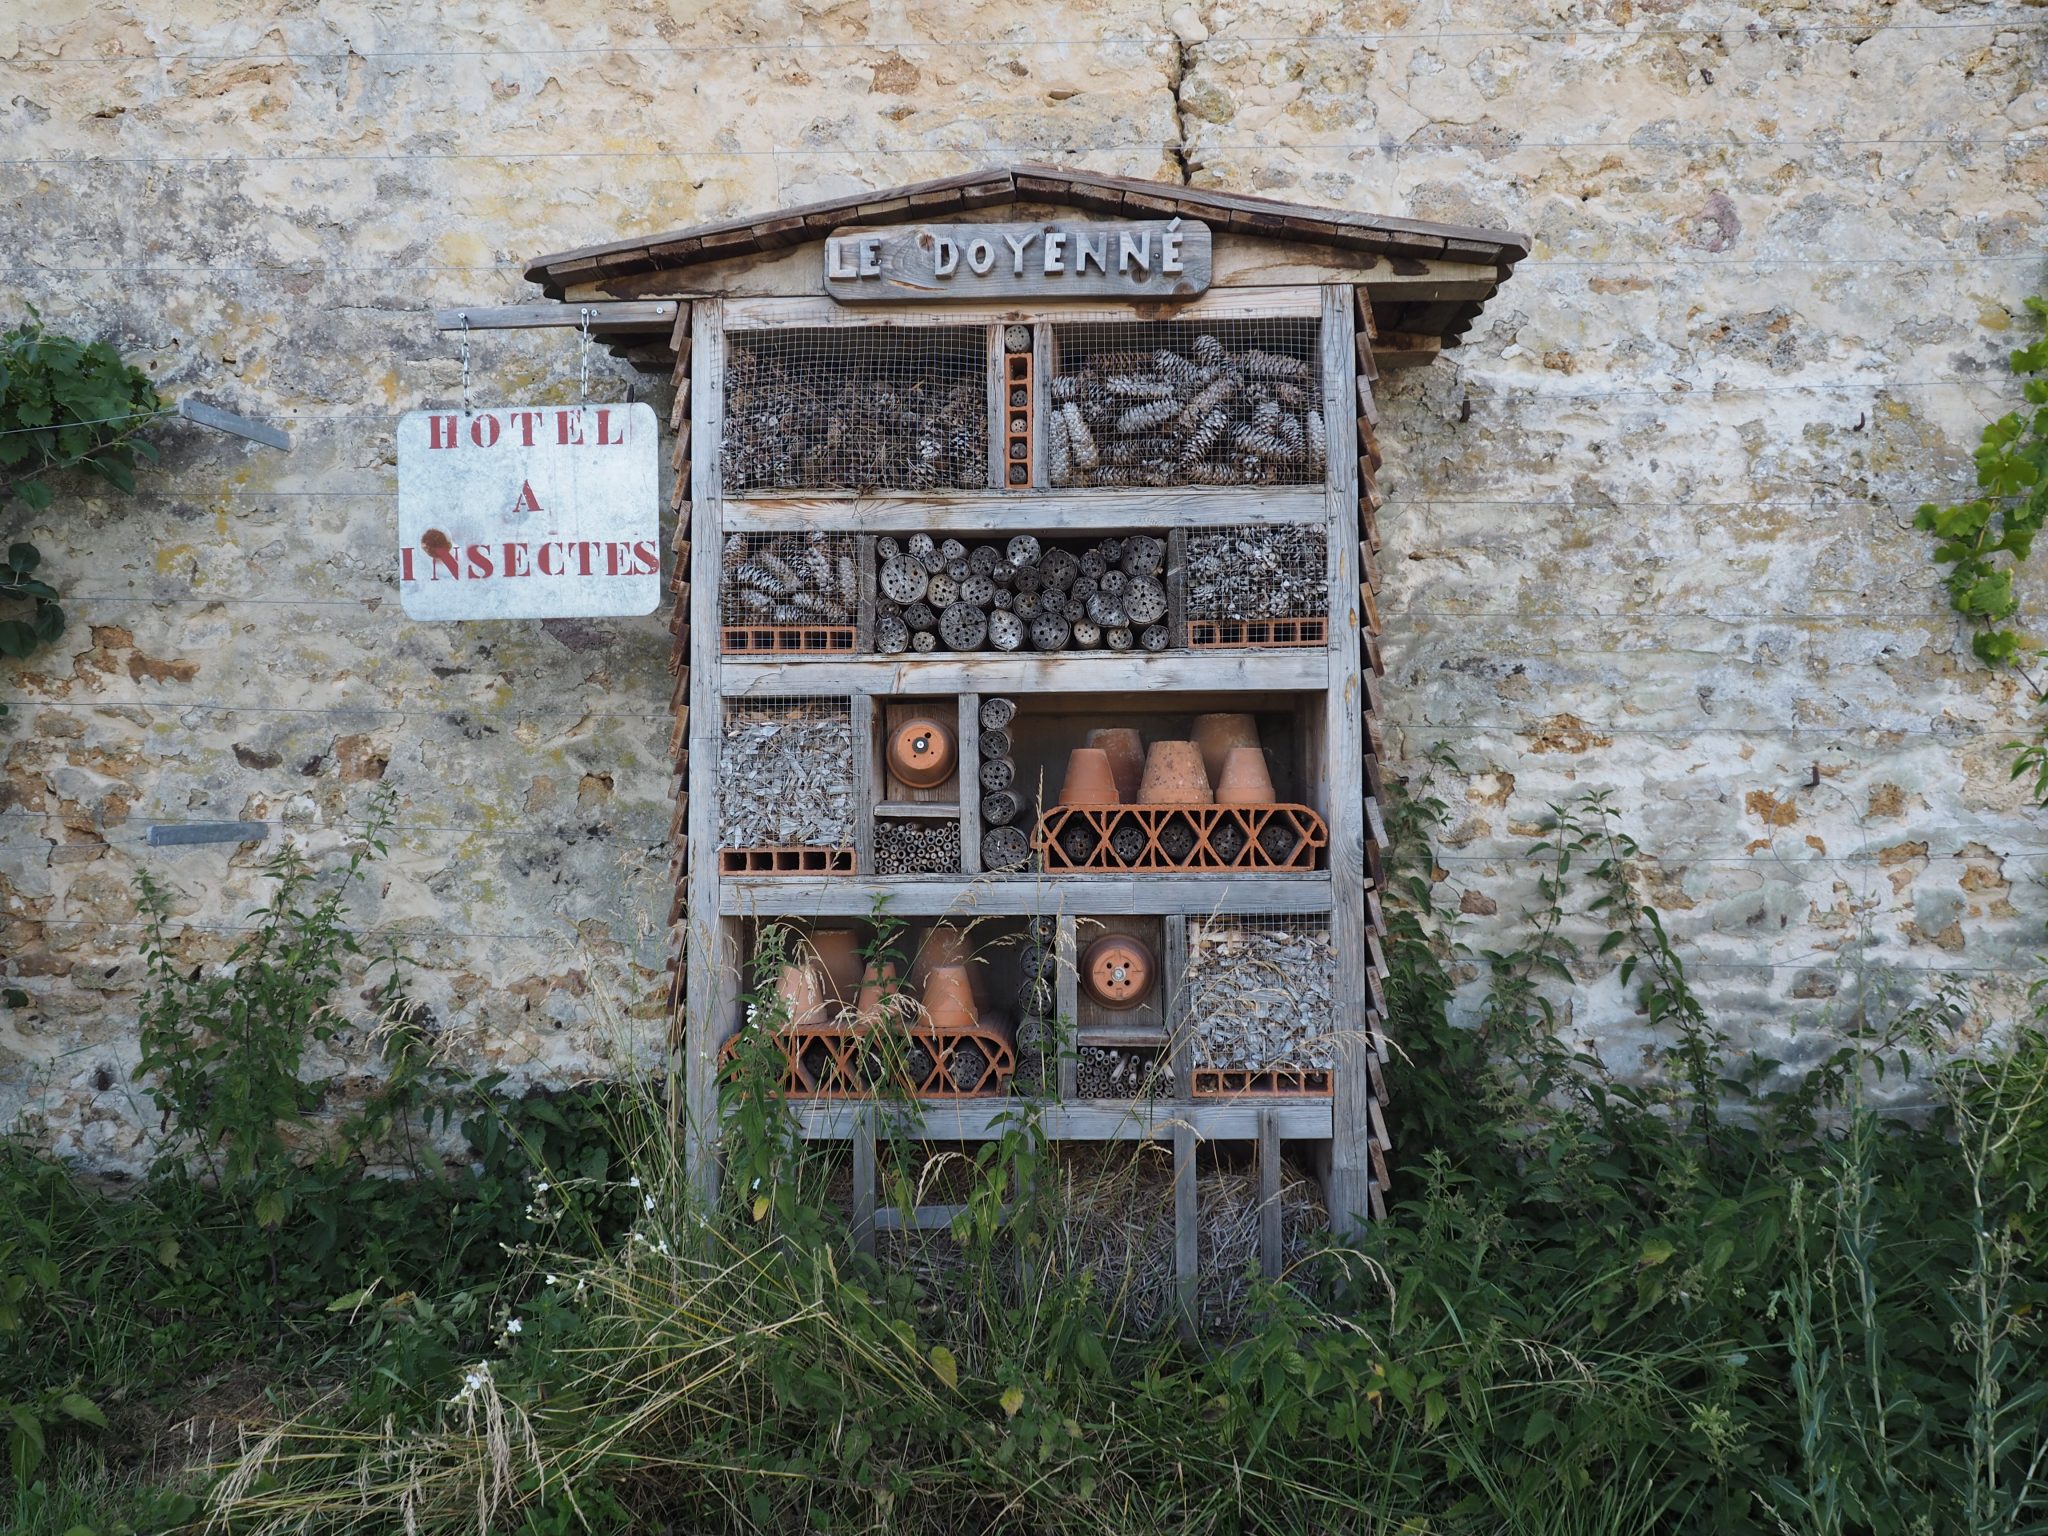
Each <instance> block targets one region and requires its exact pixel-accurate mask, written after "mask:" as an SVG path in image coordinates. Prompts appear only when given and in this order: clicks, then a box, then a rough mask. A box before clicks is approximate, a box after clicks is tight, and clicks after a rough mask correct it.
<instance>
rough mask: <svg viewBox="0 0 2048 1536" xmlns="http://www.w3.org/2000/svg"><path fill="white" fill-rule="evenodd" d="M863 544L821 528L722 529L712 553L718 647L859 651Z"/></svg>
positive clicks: (762, 651) (735, 652)
mask: <svg viewBox="0 0 2048 1536" xmlns="http://www.w3.org/2000/svg"><path fill="white" fill-rule="evenodd" d="M869 542H870V541H869V540H867V539H865V538H861V537H858V536H856V535H854V534H850V533H828V532H825V531H824V530H822V529H813V530H810V531H808V532H802V533H732V534H727V535H726V538H725V543H724V545H723V546H722V547H721V550H720V558H719V583H718V614H719V648H720V649H721V650H722V651H724V652H725V653H726V654H727V655H729V656H758V655H790V654H811V655H853V654H854V653H856V652H858V651H860V650H862V649H864V646H863V643H862V638H861V637H862V636H863V635H864V634H865V633H866V632H867V612H866V610H867V607H868V606H869V605H868V603H867V602H866V600H865V594H864V592H863V587H862V583H863V578H864V577H865V575H866V573H867V560H866V558H865V546H866V545H867V544H868V543H869Z"/></svg>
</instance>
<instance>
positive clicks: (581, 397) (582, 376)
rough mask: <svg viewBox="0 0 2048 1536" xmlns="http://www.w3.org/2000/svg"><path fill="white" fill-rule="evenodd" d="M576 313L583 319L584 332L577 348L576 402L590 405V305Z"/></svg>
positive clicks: (582, 327)
mask: <svg viewBox="0 0 2048 1536" xmlns="http://www.w3.org/2000/svg"><path fill="white" fill-rule="evenodd" d="M576 314H577V316H578V318H579V319H580V320H581V321H582V325H581V330H582V333H583V339H582V342H581V343H580V344H579V346H578V348H577V354H576V403H577V404H578V405H588V404H589V403H590V316H591V309H590V306H589V305H588V304H586V305H584V306H583V307H582V308H581V309H579V310H577V311H576Z"/></svg>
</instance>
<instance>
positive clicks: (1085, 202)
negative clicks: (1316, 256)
mask: <svg viewBox="0 0 2048 1536" xmlns="http://www.w3.org/2000/svg"><path fill="white" fill-rule="evenodd" d="M1018 202H1025V203H1053V204H1057V205H1064V206H1068V207H1074V208H1084V209H1086V210H1088V211H1089V212H1091V213H1105V214H1112V215H1116V216H1120V217H1125V218H1133V217H1135V218H1172V217H1174V216H1175V215H1179V216H1180V217H1182V218H1188V219H1200V220H1201V221H1203V222H1204V223H1206V224H1208V225H1210V226H1211V227H1212V228H1215V229H1219V230H1226V229H1227V230H1231V231H1235V232H1237V233H1240V234H1247V235H1257V236H1264V237H1266V238H1269V239H1274V240H1304V241H1312V242H1315V243H1318V244H1322V245H1331V246H1336V247H1339V248H1341V249H1345V250H1355V251H1367V252H1371V253H1372V254H1374V255H1379V256H1386V257H1389V258H1391V259H1393V260H1396V261H1399V260H1401V259H1404V258H1407V259H1414V258H1418V257H1420V258H1428V257H1435V258H1437V259H1439V260H1444V261H1461V262H1472V263H1476V264H1479V265H1483V266H1491V267H1494V268H1495V269H1497V271H1498V273H1499V275H1500V277H1502V278H1505V277H1506V276H1507V275H1508V270H1509V269H1510V268H1511V267H1513V266H1514V264H1515V263H1516V262H1518V261H1520V260H1521V259H1522V258H1523V257H1524V256H1526V255H1528V254H1529V237H1528V236H1527V235H1521V234H1514V233H1511V232H1509V231H1506V230H1498V229H1479V228H1473V227H1471V226H1467V225H1461V224H1429V223H1423V222H1421V221H1419V220H1415V219H1391V218H1386V217H1384V216H1382V215H1380V214H1376V213H1352V212H1347V211H1345V210H1343V209H1338V208H1315V207H1311V206H1308V205H1307V204H1303V203H1285V202H1281V201H1279V200H1278V199H1275V198H1269V197H1251V196H1247V195H1245V194H1243V193H1239V192H1218V191H1214V190H1211V189H1209V188H1207V187H1185V186H1180V185H1178V184H1176V183H1172V182H1160V181H1137V180H1134V179H1132V178H1130V177H1124V176H1103V175H1097V174H1095V173H1093V172H1089V171H1070V170H1063V169H1061V168H1059V167H1056V166H1042V165H1019V166H1013V167H1009V168H1005V169H995V170H986V171H973V172H969V173H968V174H966V175H961V176H947V177H942V178H941V179H939V180H937V181H921V182H916V183H913V184H912V185H910V186H906V187H892V188H889V189H888V190H886V191H880V192H858V193H853V194H851V195H849V196H846V197H838V198H832V199H830V200H828V201H826V202H821V203H807V204H805V205H804V206H802V207H800V208H787V209H784V210H783V211H782V212H780V213H770V214H757V215H754V216H752V217H747V218H738V219H723V220H720V221H718V222H717V223H712V224H697V225H692V226H690V227H689V228H687V229H677V230H671V231H669V232H668V233H667V234H661V235H650V236H644V237H642V238H639V239H633V240H613V241H609V242H607V243H606V244H604V245H589V246H584V247H582V248H580V249H578V250H573V251H561V252H557V253H556V254H554V255H552V256H537V257H535V258H534V259H533V260H532V261H529V262H528V263H527V264H526V277H527V280H528V281H529V282H533V283H537V284H539V285H540V287H541V288H542V289H543V290H544V291H545V292H546V293H547V294H548V296H549V297H550V298H556V299H559V298H562V297H563V296H564V295H565V293H566V292H567V290H568V289H569V288H570V287H571V286H572V285H575V284H578V283H594V282H603V281H605V280H606V279H608V278H617V277H626V276H631V275H634V274H638V273H646V272H659V271H665V270H671V269H677V268H683V267H689V266H694V265H696V264H698V263H700V262H708V261H721V260H724V259H726V258H728V257H733V256H745V255H750V254H753V253H756V252H765V251H774V250H780V249H782V248H784V247H787V246H792V245H801V244H803V243H804V242H805V241H809V240H822V239H823V238H824V237H825V236H826V235H827V234H829V233H830V232H831V231H832V230H834V229H837V228H840V227H841V226H843V225H847V224H906V223H911V222H914V221H919V220H926V219H934V218H941V217H944V216H945V215H947V214H953V213H960V212H964V211H966V210H968V209H972V208H988V207H992V206H995V205H997V204H1001V203H1018ZM1484 302H1485V300H1483V299H1474V300H1469V301H1465V302H1462V303H1453V304H1443V305H1438V306H1435V310H1436V315H1434V316H1432V318H1435V319H1437V322H1438V323H1437V325H1436V326H1434V327H1432V328H1433V329H1436V330H1438V332H1439V334H1441V335H1443V336H1445V337H1446V338H1455V337H1457V336H1459V335H1461V334H1463V332H1464V330H1465V328H1466V327H1467V326H1468V325H1469V324H1470V323H1471V321H1472V319H1473V317H1474V316H1476V315H1477V314H1478V313H1479V308H1480V305H1481V304H1483V303H1484Z"/></svg>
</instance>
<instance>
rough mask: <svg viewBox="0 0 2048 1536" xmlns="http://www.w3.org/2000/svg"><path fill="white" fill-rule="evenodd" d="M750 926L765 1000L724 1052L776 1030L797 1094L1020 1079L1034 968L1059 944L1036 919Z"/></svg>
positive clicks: (916, 1093)
mask: <svg viewBox="0 0 2048 1536" xmlns="http://www.w3.org/2000/svg"><path fill="white" fill-rule="evenodd" d="M743 926H744V928H745V930H746V934H745V952H746V954H745V965H746V974H747V976H748V978H749V982H750V988H751V995H752V997H753V999H754V1001H752V1002H751V1003H748V1002H742V1003H741V1005H740V1010H741V1012H740V1018H739V1020H738V1021H737V1023H738V1026H739V1027H738V1029H737V1030H736V1031H735V1033H734V1034H733V1035H732V1037H731V1038H730V1039H729V1040H728V1041H727V1042H726V1044H725V1047H724V1050H723V1052H722V1059H723V1060H724V1061H725V1062H726V1063H728V1064H729V1065H730V1064H731V1063H733V1062H734V1061H735V1060H736V1059H737V1058H738V1057H739V1056H740V1055H741V1054H742V1053H743V1052H744V1051H746V1050H747V1049H748V1047H749V1046H750V1045H752V1044H757V1043H759V1042H761V1041H762V1039H763V1035H764V1033H765V1034H767V1035H768V1036H770V1037H771V1041H770V1043H769V1044H767V1045H766V1047H765V1048H766V1049H767V1050H768V1051H769V1052H770V1054H771V1059H772V1061H773V1063H774V1067H773V1072H774V1076H775V1078H776V1080H777V1083H778V1085H779V1086H780V1087H781V1089H782V1090H783V1091H784V1092H786V1093H789V1094H791V1095H794V1096H798V1097H804V1098H840V1099H846V1098H852V1099H860V1098H869V1097H874V1096H876V1095H877V1094H883V1093H889V1092H893V1093H896V1094H899V1095H903V1096H907V1097H915V1098H941V1099H957V1098H976V1097H985V1096H989V1095H994V1094H1000V1093H1003V1092H1005V1091H1007V1089H1008V1086H1009V1083H1010V1080H1011V1078H1012V1077H1013V1076H1014V1074H1015V1073H1016V1070H1017V1064H1018V1044H1019V1041H1018V1034H1017V1029H1016V1021H1017V1019H1018V1018H1019V1017H1020V1011H1021V1010H1024V1009H1029V1008H1032V1007H1035V1006H1036V1003H1035V1001H1034V998H1033V989H1034V980H1033V978H1035V977H1036V976H1037V975H1039V974H1040V971H1041V969H1042V967H1043V966H1044V964H1045V959H1044V957H1045V955H1046V953H1047V946H1045V945H1043V944H1040V943H1037V942H1035V941H1034V939H1033V937H1032V926H1031V924H1030V922H1029V921H1028V920H1026V919H1022V918H1013V919H1006V920H1000V921H997V920H983V921H979V922H963V923H958V924H954V923H945V922H937V921H925V922H919V923H912V924H906V925H902V926H899V927H897V928H895V929H893V930H891V931H889V932H887V933H881V932H878V931H877V930H876V929H875V928H874V927H873V926H872V925H869V924H866V923H856V922H851V921H844V922H832V923H823V924H812V923H804V922H798V921H794V920H773V921H762V922H758V923H748V924H745V925H743ZM956 966H957V967H959V969H958V970H954V969H953V968H954V967H956ZM941 972H950V977H947V976H942V975H941V974H940V973H941ZM963 973H964V974H963ZM963 986H964V988H965V992H964V993H963V990H962V989H963ZM970 998H971V1004H970ZM1033 1017H1036V1015H1033Z"/></svg>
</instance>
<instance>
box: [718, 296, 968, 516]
mask: <svg viewBox="0 0 2048 1536" xmlns="http://www.w3.org/2000/svg"><path fill="white" fill-rule="evenodd" d="M727 345H728V347H729V349H730V351H729V355H728V357H727V360H726V373H725V438H724V442H723V444H722V445H721V448H722V456H721V459H720V468H721V471H722V473H723V478H724V489H725V494H726V495H728V496H738V495H744V494H745V493H747V492H748V491H772V490H814V491H875V490H913V491H928V490H937V489H940V488H960V489H970V488H973V487H978V486H979V487H986V486H987V484H988V455H989V421H988V363H987V354H988V330H987V327H986V326H982V325H976V324H967V323H963V324H959V325H926V326H819V327H809V326H792V327H789V328H786V329H775V330H756V331H746V332H735V333H733V334H732V335H731V336H730V337H729V338H728V341H727Z"/></svg>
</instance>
